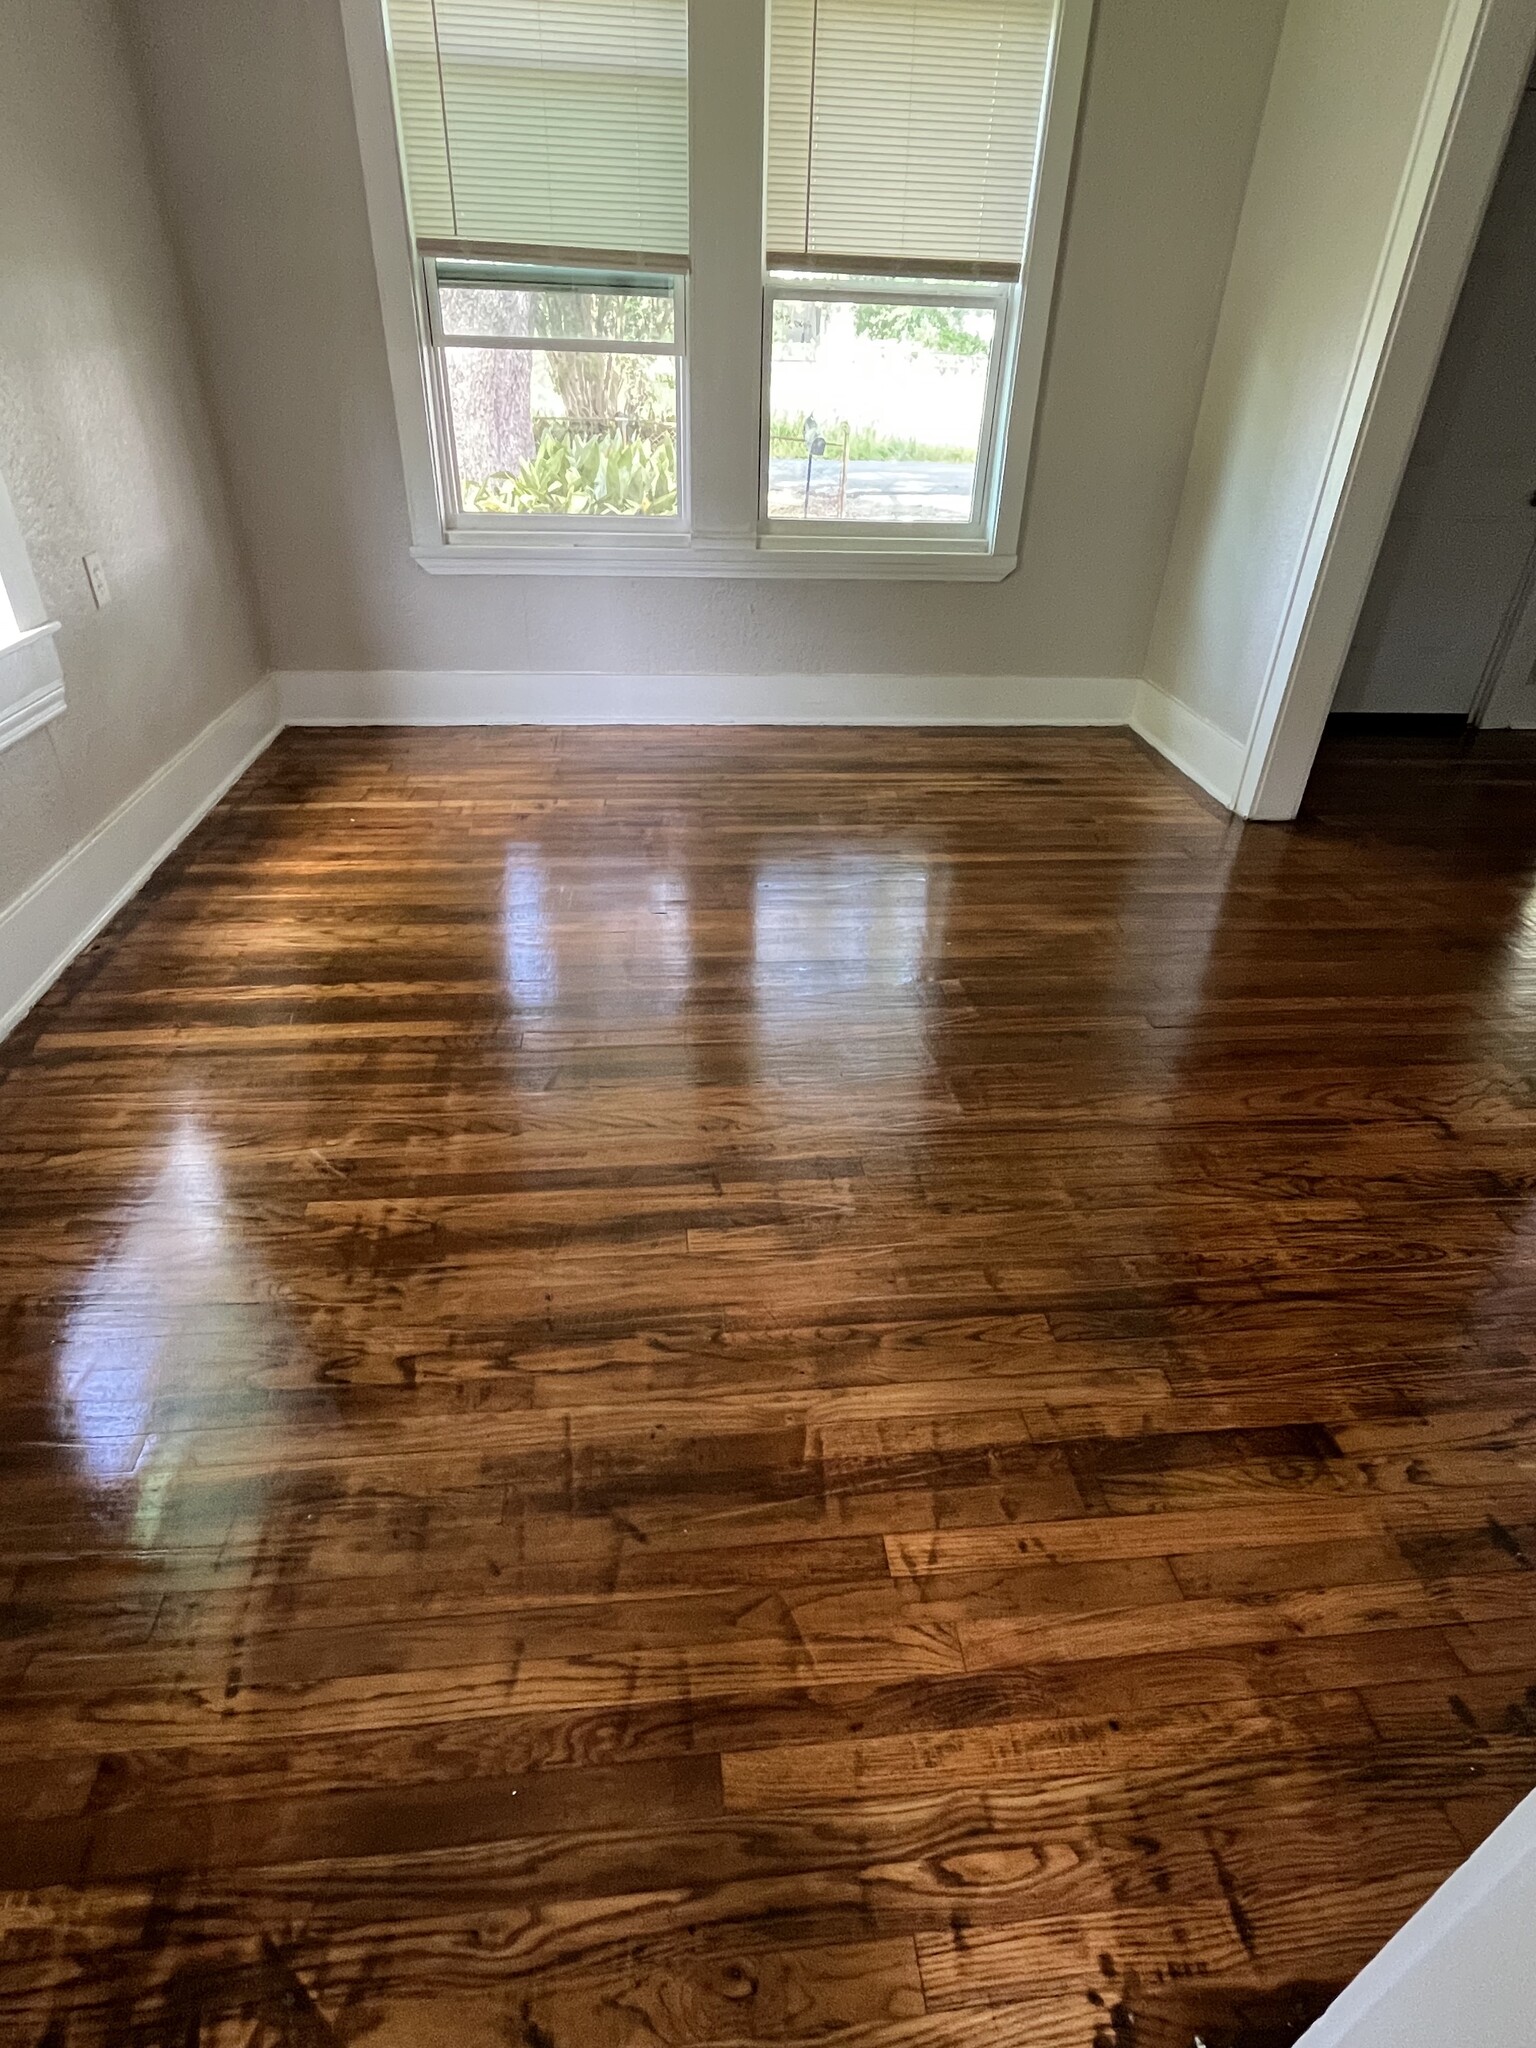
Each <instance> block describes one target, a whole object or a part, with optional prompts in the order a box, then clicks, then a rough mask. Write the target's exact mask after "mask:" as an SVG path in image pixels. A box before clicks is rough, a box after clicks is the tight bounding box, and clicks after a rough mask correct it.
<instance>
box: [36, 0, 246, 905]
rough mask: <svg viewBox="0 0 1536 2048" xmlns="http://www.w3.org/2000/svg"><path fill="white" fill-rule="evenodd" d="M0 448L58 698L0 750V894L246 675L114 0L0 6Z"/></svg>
mask: <svg viewBox="0 0 1536 2048" xmlns="http://www.w3.org/2000/svg"><path fill="white" fill-rule="evenodd" d="M0 463H3V464H4V466H5V470H6V475H7V479H8V481H9V484H10V489H11V495H12V498H13V499H14V501H15V505H16V512H17V516H18V518H19V520H20V522H21V526H22V531H23V533H24V534H25V536H26V538H27V541H28V545H29V550H30V553H31V557H32V564H33V567H34V569H35V570H36V572H37V579H38V583H39V585H40V586H41V589H42V594H43V598H44V601H45V603H46V604H47V606H48V609H49V613H50V615H51V616H53V617H56V618H59V619H61V620H62V621H63V632H62V633H61V635H60V637H59V642H58V646H59V653H60V658H61V660H62V662H63V666H64V679H65V687H66V691H67V694H68V709H67V710H66V712H65V713H64V715H63V717H62V718H60V719H57V720H55V721H54V722H53V724H51V725H50V726H48V727H46V728H44V729H43V730H42V731H40V732H36V733H33V734H32V735H31V736H30V737H29V738H27V739H25V740H22V741H20V742H19V743H18V744H17V745H16V746H14V747H11V748H10V749H9V750H8V751H7V752H5V753H4V754H0V904H3V903H5V902H7V901H9V900H10V899H11V898H12V897H13V896H15V895H16V894H17V893H19V892H20V891H21V890H22V889H23V888H24V887H25V886H26V885H27V884H28V883H29V882H31V881H33V880H35V879H36V878H37V876H39V875H40V874H42V873H43V872H44V871H45V870H46V869H47V868H49V867H50V866H51V865H52V864H53V862H54V861H56V860H57V859H58V858H59V857H60V856H61V855H62V854H64V853H65V852H66V851H67V850H68V849H69V848H70V847H71V846H72V845H73V844H75V842H77V841H78V840H79V839H81V838H83V837H84V836H85V834H86V833H88V832H89V831H90V830H91V829H92V828H93V827H94V826H96V825H97V824H99V823H100V822H101V820H102V819H103V818H104V817H105V816H106V815H107V813H108V812H110V811H111V810H112V809H113V808H114V807H115V806H116V805H117V804H118V803H120V802H121V801H122V800H123V798H124V797H126V796H127V795H128V794H129V793H130V792H131V791H132V790H133V789H134V788H136V787H137V786H138V784H139V783H141V782H142V781H144V779H145V778H146V777H147V776H149V775H151V774H153V772H154V771H155V769H157V768H158V767H160V766H161V765H162V764H163V763H164V762H165V761H166V760H168V759H169V758H170V757H171V756H172V755H173V754H175V753H176V752H177V751H178V749H179V748H181V747H182V746H184V745H185V744H186V743H187V741H189V740H190V739H192V738H193V737H194V736H195V735H196V734H197V733H198V732H200V731H201V730H202V728H203V727H204V726H205V725H206V724H207V723H208V722H209V720H210V719H212V718H214V717H215V716H216V715H217V714H218V713H219V712H220V711H221V710H223V709H224V708H225V706H226V705H228V704H230V703H232V702H233V701H234V699H235V698H236V697H237V696H239V695H240V694H241V692H243V691H244V690H246V689H247V688H249V687H250V685H251V684H252V683H253V682H254V681H255V680H256V679H257V676H258V674H259V673H260V661H259V652H258V646H257V639H256V633H255V628H254V623H253V620H252V616H251V612H250V608H249V605H248V602H247V592H246V586H245V583H244V580H243V573H242V571H241V569H240V567H239V564H238V561H237V557H236V551H235V546H234V542H233V537H232V533H231V529H230V523H229V518H228V514H227V511H226V506H225V500H224V493H223V486H222V483H221V480H220V475H219V471H218V467H217V464H216V461H215V458H214V451H213V444H212V438H211V432H210V428H209V423H208V419H207V416H206V413H205V410H204V406H203V401H202V395H201V391H200V387H199V383H198V377H197V371H196V367H195V361H194V356H193V351H192V347H191V342H190V336H189V333H188V329H187V326H186V323H185V320H184V316H183V302H182V297H181V292H180V287H179V283H178V278H177V273H176V269H175V265H174V262H173V258H172V253H171V249H170V246H169V243H168V240H167V238H166V235H165V232H164V228H163V225H162V219H161V215H160V213H159V211H158V207H157V201H156V195H155V190H154V185H153V181H152V175H151V167H150V163H149V159H148V155H147V152H146V148H145V144H144V140H143V136H142V133H141V128H140V123H139V114H138V107H137V103H136V98H135V94H134V89H133V80H132V74H131V72H130V70H129V68H128V64H127V59H126V52H125V49H124V47H123V44H122V40H121V31H120V28H119V24H118V19H117V15H116V13H115V10H114V9H113V7H112V6H111V5H110V4H109V0H15V4H10V5H7V6H5V7H4V8H0ZM91 549H95V550H99V551H100V552H101V554H102V555H103V556H104V557H105V561H106V567H107V570H108V573H109V576H110V579H111V583H112V588H113V602H112V604H111V605H110V606H109V607H108V609H106V610H105V611H102V612H97V611H96V609H95V607H94V604H93V602H92V599H91V595H90V591H89V588H88V586H87V583H86V579H85V573H84V570H83V569H82V567H81V561H80V558H81V556H82V555H83V554H85V553H86V552H87V550H91Z"/></svg>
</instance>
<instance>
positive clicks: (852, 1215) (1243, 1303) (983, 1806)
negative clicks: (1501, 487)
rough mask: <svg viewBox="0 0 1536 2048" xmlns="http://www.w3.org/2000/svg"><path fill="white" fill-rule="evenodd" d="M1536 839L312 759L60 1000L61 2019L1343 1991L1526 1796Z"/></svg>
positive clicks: (990, 2020)
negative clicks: (1247, 823)
mask: <svg viewBox="0 0 1536 2048" xmlns="http://www.w3.org/2000/svg"><path fill="white" fill-rule="evenodd" d="M1533 880H1536V751H1533V749H1532V748H1530V747H1526V748H1522V747H1520V746H1518V745H1516V744H1513V743H1505V744H1503V745H1502V746H1501V745H1498V744H1493V743H1488V744H1486V745H1485V746H1484V747H1483V748H1482V749H1480V750H1479V751H1477V752H1474V753H1470V754H1468V753H1465V752H1462V751H1458V749H1457V748H1456V747H1454V746H1446V745H1439V746H1433V747H1429V748H1415V747H1414V746H1413V745H1412V744H1410V743H1390V744H1386V743H1376V744H1371V743H1367V742H1364V741H1356V742H1350V743H1349V744H1347V745H1343V746H1340V747H1337V748H1335V749H1334V750H1333V752H1332V753H1331V755H1330V757H1329V762H1328V765H1327V767H1326V768H1325V770H1324V772H1323V774H1322V776H1321V778H1320V783H1319V786H1318V789H1317V793H1316V795H1315V798H1314V807H1313V811H1312V815H1311V816H1310V818H1309V820H1308V821H1307V822H1306V823H1305V824H1304V825H1303V826H1302V827H1300V828H1297V829H1294V830H1290V829H1281V828H1276V827H1269V828H1249V829H1247V830H1244V829H1242V828H1240V827H1236V826H1232V825H1229V824H1228V823H1227V821H1226V820H1225V819H1224V818H1222V817H1221V816H1219V815H1218V814H1217V813H1216V812H1215V811H1214V809H1213V808H1212V807H1210V806H1209V805H1207V804H1206V803H1205V801H1204V800H1203V799H1202V798H1200V797H1198V796H1197V795H1195V794H1193V793H1192V792H1191V791H1190V789H1189V788H1188V787H1187V786H1186V785H1184V784H1182V783H1181V782H1180V781H1179V780H1178V779H1177V778H1176V777H1174V776H1173V775H1172V773H1171V772H1170V771H1168V770H1167V769H1166V768H1164V767H1163V766H1161V765H1160V764H1158V763H1156V762H1154V761H1152V760H1151V759H1149V758H1148V757H1146V756H1145V755H1143V754H1142V753H1141V752H1140V751H1138V749H1137V748H1136V746H1135V745H1134V743H1133V742H1132V741H1131V740H1129V739H1128V738H1126V737H1124V736H1122V735H1118V734H1108V733H1104V734H1095V733H1085V732H1073V733H1056V734H1040V733H1034V734H1030V733H1025V734H992V735H972V734H946V735H935V734H929V735H914V734H896V733H890V732H885V733H867V732H866V733H848V732H841V733H836V732H834V733H828V732H821V733H795V732H736V733H730V732H716V733H667V732H657V731H650V732H608V733H603V732H592V731H587V732H564V733H560V734H552V733H540V732H516V731H505V732H461V733H452V732H443V733H431V734H428V733H418V734H392V733H376V732H374V733H339V734H319V733H307V734H306V733H291V734H289V735H287V736H286V737H285V738H284V739H283V740H282V741H281V742H280V743H279V744H278V745H277V746H276V747H275V748H274V749H273V750H272V751H271V753H269V754H268V755H267V756H266V757H265V758H264V759H263V760H262V761H261V762H259V763H258V765H257V766H256V767H255V768H254V769H253V770H252V771H251V773H250V774H248V775H247V776H246V778H245V779H244V781H243V782H241V783H240V785H239V786H238V788H237V789H236V790H235V792H234V793H233V794H232V796H231V797H230V798H228V799H227V801H226V802H225V803H224V804H222V805H221V806H220V807H219V809H218V811H217V812H216V813H215V814H214V816H213V817H212V818H211V819H210V820H209V821H208V823H207V824H206V825H205V826H204V827H203V828H202V829H201V830H200V831H199V832H198V833H197V834H196V835H195V837H194V838H193V840H192V841H190V842H189V843H188V845H187V846H186V847H185V848H184V849H183V851H182V852H181V853H180V854H179V855H178V856H176V857H175V859H174V860H173V861H172V862H171V863H170V865H169V866H168V867H167V868H166V869H164V870H163V871H162V872H161V874H160V875H159V876H158V877H157V878H156V880H155V881H154V883H153V884H152V885H151V886H150V888H149V889H148V890H147V891H146V892H145V894H144V895H143V897H142V898H140V900H139V901H138V902H136V903H135V904H134V905H133V906H132V907H131V909H130V910H129V911H128V912H127V913H126V914H125V915H124V916H123V917H122V918H121V919H119V921H118V923H117V924H116V925H115V926H114V927H113V929H112V930H111V931H110V932H109V933H108V934H107V936H106V937H105V938H104V939H103V940H101V941H100V942H98V944H97V945H96V946H95V947H94V948H93V949H92V950H91V952H90V953H89V955H88V956H87V957H86V958H85V959H84V960H83V961H82V962H81V963H80V964H79V965H78V966H77V967H76V969H75V970H74V971H72V973H71V974H70V975H69V977H68V979H67V981H66V982H65V983H64V984H63V985H62V986H61V987H60V988H59V989H58V990H57V991H55V993H54V995H53V996H52V997H51V998H50V999H49V1000H48V1001H47V1002H46V1003H45V1005H44V1006H43V1007H42V1008H41V1009H40V1010H39V1011H37V1012H36V1013H35V1014H34V1016H33V1018H32V1019H31V1020H30V1021H29V1023H28V1024H27V1026H26V1027H25V1028H24V1029H23V1030H22V1031H21V1032H19V1033H18V1034H17V1035H16V1036H15V1037H14V1038H13V1040H12V1041H11V1042H10V1043H9V1045H8V1046H7V1047H6V1048H5V1053H4V1056H3V1057H4V1060H5V1063H6V1071H5V1075H4V1078H3V1080H0V1339H3V1377H0V1403H3V1406H0V1443H3V1463H4V1473H3V1487H0V1590H3V1591H5V1592H6V1593H7V1594H8V1609H7V1613H8V1619H7V1624H6V1634H5V1637H4V1640H3V1642H0V1682H3V1691H4V1707H3V1712H0V1745H3V1746H0V1798H3V1802H4V1808H5V1812H6V1819H7V1825H6V1827H5V1829H4V1831H3V1849H0V1890H3V1892H4V1896H3V1898H0V1929H3V1934H0V2040H3V2042H4V2043H6V2044H10V2043H13V2042H16V2043H27V2044H36V2048H76V2044H96V2043H108V2042H110V2043H121V2044H139V2048H276V2044H292V2048H317V2044H332V2043H351V2042H360V2043H361V2042H365V2043H367V2044H369V2048H655V2044H665V2048H727V2044H731V2048H735V2044H744V2043H758V2042H774V2043H778V2044H781V2048H789V2044H796V2048H809V2044H813V2043H814V2044H816V2048H1192V2044H1194V2043H1195V2042H1196V2040H1198V2041H1199V2042H1201V2043H1203V2044H1204V2048H1280V2044H1286V2043H1290V2042H1292V2041H1294V2040H1295V2039H1296V2037H1297V2035H1298V2034H1299V2033H1300V2031H1301V2030H1302V2028H1303V2027H1304V2025H1305V2024H1306V2023H1307V2021H1308V2020H1309V2019H1310V2018H1311V2017H1312V2016H1313V2015H1315V2013H1316V2012H1318V2011H1319V2010H1320V2009H1321V2008H1322V2006H1323V2005H1324V2004H1325V2003H1326V2002H1327V2000H1328V1998H1329V1997H1330V1995H1331V1994H1332V1993H1333V1992H1334V1991H1335V1990H1336V1989H1337V1988H1338V1987H1339V1986H1340V1985H1342V1984H1343V1983H1344V1981H1345V1980H1346V1979H1347V1978H1348V1977H1349V1976H1350V1975H1351V1974H1352V1973H1353V1972H1354V1971H1355V1970H1356V1969H1357V1968H1358V1967H1359V1966H1360V1965H1361V1964H1362V1963H1364V1962H1365V1961H1366V1959H1367V1958H1368V1957H1369V1956H1370V1955H1371V1954H1372V1953H1373V1951H1375V1950H1376V1949H1377V1948H1378V1947H1379V1946H1380V1944H1381V1943H1382V1942H1383V1941H1384V1939H1385V1938H1386V1937H1387V1936H1388V1935H1389V1934H1390V1933H1391V1932H1392V1931H1393V1930H1394V1929H1395V1928H1396V1927H1397V1926H1398V1925H1399V1924H1400V1923H1401V1922H1402V1921H1403V1920H1404V1919H1405V1918H1406V1917H1407V1916H1408V1915H1409V1914H1410V1913H1411V1912H1412V1911H1413V1910H1414V1909H1415V1907H1417V1906H1418V1905H1419V1904H1420V1902H1421V1901H1422V1900H1423V1899H1424V1898H1425V1897H1426V1896H1427V1895H1428V1894H1429V1892H1430V1891H1431V1890H1432V1889H1433V1888H1434V1887H1435V1885H1436V1884H1437V1883H1438V1882H1439V1881H1440V1880H1441V1879H1442V1878H1444V1877H1445V1876H1446V1875H1447V1873H1448V1872H1449V1871H1450V1870H1451V1869H1452V1868H1453V1867H1454V1866H1455V1865H1456V1863H1457V1862H1458V1861H1459V1860H1460V1859H1461V1858H1462V1857H1463V1856H1464V1855H1465V1854H1466V1852H1467V1850H1468V1849H1469V1848H1470V1847H1471V1846H1472V1845H1473V1844H1475V1843H1476V1842H1477V1841H1478V1840H1479V1839H1480V1838H1481V1837H1482V1836H1483V1835H1484V1834H1485V1833H1486V1831H1487V1830H1488V1829H1489V1828H1490V1827H1491V1826H1492V1825H1493V1824H1494V1822H1495V1821H1496V1820H1497V1819H1498V1818H1499V1817H1500V1816H1501V1815H1502V1814H1503V1813H1504V1812H1505V1811H1506V1810H1507V1809H1508V1808H1509V1807H1510V1806H1511V1805H1512V1804H1513V1803H1514V1801H1516V1800H1517V1799H1518V1798H1519V1797H1520V1796H1521V1795H1523V1794H1524V1793H1525V1792H1526V1791H1527V1790H1528V1789H1529V1788H1530V1787H1531V1786H1532V1785H1533V1784H1536V1571H1533V1569H1532V1567H1533V1564H1536V1376H1533V1358H1536V1317H1533V1310H1536V1092H1533V1087H1532V1079H1533V1074H1536V896H1533V895H1532V885H1533Z"/></svg>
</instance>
